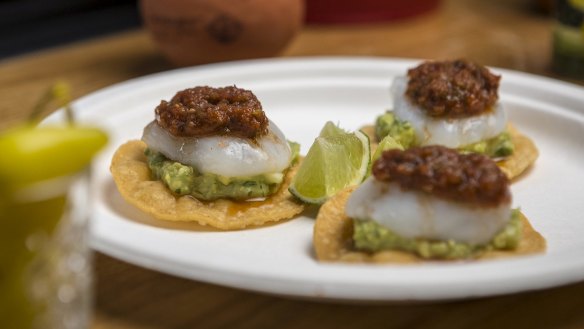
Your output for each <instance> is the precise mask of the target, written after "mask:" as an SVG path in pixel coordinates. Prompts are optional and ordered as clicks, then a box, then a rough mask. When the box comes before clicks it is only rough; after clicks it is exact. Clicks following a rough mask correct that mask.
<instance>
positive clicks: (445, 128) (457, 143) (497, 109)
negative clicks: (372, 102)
mask: <svg viewBox="0 0 584 329" xmlns="http://www.w3.org/2000/svg"><path fill="white" fill-rule="evenodd" d="M407 84H408V79H407V78H406V77H396V78H395V79H394V81H393V84H392V86H391V94H392V96H393V112H394V114H395V116H396V117H398V118H399V119H400V120H404V121H409V122H410V123H411V124H412V127H413V128H414V130H415V132H416V144H418V145H422V146H423V145H435V144H437V145H443V146H446V147H451V148H458V147H461V146H465V145H469V144H472V143H476V142H480V141H483V140H485V139H489V138H492V137H495V136H497V135H499V134H500V133H502V132H503V130H505V125H506V123H507V114H506V112H505V110H504V108H503V106H502V105H501V103H500V102H497V103H495V105H494V108H493V109H491V110H490V111H487V112H485V113H482V114H479V115H475V116H472V117H468V118H460V119H442V118H433V117H430V116H427V115H426V114H425V113H424V112H423V111H422V110H421V109H420V107H419V106H417V105H414V104H412V102H410V100H409V99H408V98H407V97H406V96H405V92H406V89H407Z"/></svg>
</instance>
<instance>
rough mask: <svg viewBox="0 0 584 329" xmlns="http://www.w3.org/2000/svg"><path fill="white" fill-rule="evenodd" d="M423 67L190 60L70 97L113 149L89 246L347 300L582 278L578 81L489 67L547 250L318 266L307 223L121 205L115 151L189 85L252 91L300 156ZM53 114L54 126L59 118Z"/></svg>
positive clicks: (456, 293) (362, 61)
mask: <svg viewBox="0 0 584 329" xmlns="http://www.w3.org/2000/svg"><path fill="white" fill-rule="evenodd" d="M416 63H417V62H414V61H407V60H389V59H375V58H304V59H280V60H260V61H247V62H234V63H226V64H218V65H210V66H202V67H195V68H186V69H180V70H175V71H170V72H164V73H161V74H156V75H152V76H147V77H142V78H139V79H135V80H131V81H128V82H124V83H120V84H117V85H114V86H112V87H109V88H106V89H103V90H101V91H99V92H96V93H94V94H92V95H90V96H87V97H84V98H83V99H81V100H79V101H77V102H76V103H75V104H74V105H75V108H76V110H77V112H78V113H77V116H78V118H79V119H80V120H81V121H84V122H90V123H94V124H98V125H100V126H103V127H104V128H105V129H106V130H107V131H108V132H109V135H110V138H111V140H110V144H109V147H108V148H107V149H106V150H105V152H103V153H102V154H101V156H99V158H98V159H97V161H96V164H95V167H96V168H95V174H96V177H95V185H94V193H95V206H94V210H93V231H92V244H93V246H94V247H95V248H96V249H97V250H99V251H101V252H104V253H106V254H109V255H112V256H114V257H117V258H120V259H122V260H125V261H128V262H130V263H134V264H137V265H141V266H144V267H147V268H151V269H155V270H159V271H162V272H166V273H170V274H174V275H177V276H181V277H186V278H191V279H195V280H201V281H206V282H212V283H216V284H221V285H226V286H231V287H237V288H243V289H249V290H254V291H260V292H267V293H273V294H281V295H289V296H301V297H311V298H323V299H347V300H368V301H375V300H393V301H397V300H399V301H403V300H438V299H452V298H467V297H474V296H487V295H495V294H503V293H512V292H518V291H525V290H532V289H541V288H546V287H552V286H556V285H561V284H566V283H570V282H575V281H579V280H582V279H584V239H583V238H582V237H583V236H584V202H583V201H584V199H583V196H584V169H583V168H584V166H583V164H584V110H583V109H584V89H582V88H579V87H576V86H574V85H570V84H566V83H562V82H558V81H554V80H550V79H545V78H541V77H537V76H532V75H527V74H522V73H517V72H511V71H504V70H497V71H498V72H499V73H501V74H502V75H503V79H502V86H501V90H500V98H501V100H502V102H503V103H504V105H505V106H506V108H507V109H508V111H509V115H510V119H511V121H513V122H514V123H515V124H516V126H518V127H519V128H520V129H521V130H522V131H523V132H525V133H526V134H528V135H529V136H531V137H532V138H533V139H534V140H535V142H536V144H537V146H538V147H539V149H540V151H541V157H540V158H539V159H538V161H537V163H536V165H535V167H534V168H533V170H531V172H529V174H528V175H527V177H525V178H524V179H521V180H520V181H518V182H516V183H515V184H513V186H512V192H513V195H514V202H513V203H514V205H515V206H521V208H522V210H523V212H524V213H525V214H526V215H527V217H528V218H529V219H530V220H531V223H532V224H533V226H534V227H535V228H536V229H537V230H538V231H540V232H541V233H542V234H543V235H544V237H545V238H546V239H547V242H548V251H547V252H546V253H545V254H544V255H540V256H532V257H521V258H517V259H510V260H496V261H484V262H463V263H427V264H424V265H412V266H392V265H384V266H367V265H346V264H322V263H319V262H317V261H316V260H315V258H314V255H313V252H312V243H311V239H312V226H313V218H310V217H300V218H296V219H294V220H290V221H287V222H284V223H281V224H278V225H272V226H268V227H262V228H256V229H249V230H243V231H235V232H217V231H210V230H207V231H200V230H197V229H196V228H194V226H193V225H189V224H184V223H183V224H173V223H166V222H160V221H156V220H154V219H152V218H150V217H149V216H147V215H145V214H142V213H140V212H139V211H136V210H135V209H133V208H132V207H130V206H128V205H127V204H125V203H124V201H123V200H122V199H121V197H120V195H119V194H118V192H117V190H116V187H115V185H114V183H113V181H112V178H111V176H110V173H109V162H110V159H111V156H112V153H113V152H114V150H115V149H116V148H117V147H118V146H119V145H120V144H122V143H123V142H125V141H127V140H129V139H137V138H140V136H141V130H142V128H143V127H144V126H145V125H146V124H147V123H148V122H149V121H151V120H152V119H153V117H154V112H153V111H154V107H155V106H156V105H157V104H158V103H159V102H160V100H161V99H169V98H170V97H172V96H173V95H174V93H175V92H176V91H178V90H182V89H184V88H188V87H192V86H196V85H211V86H224V85H233V84H235V85H237V86H238V87H242V88H246V89H250V90H253V91H254V93H255V94H256V95H257V96H258V98H259V99H260V101H261V102H262V103H263V106H264V109H265V111H266V113H267V115H268V117H270V118H271V119H272V120H273V121H275V122H276V123H277V124H278V125H279V126H280V128H281V129H282V130H283V131H284V132H285V133H286V134H287V137H288V138H289V139H291V140H295V141H298V142H301V143H302V147H303V152H306V151H307V150H308V148H309V146H310V144H311V142H312V141H313V139H314V137H315V136H316V135H317V134H318V132H319V130H320V128H321V127H322V126H323V124H324V123H325V122H326V121H327V120H332V121H334V122H338V123H339V124H340V125H341V126H342V127H344V128H348V129H355V128H358V127H360V126H361V125H364V124H368V123H371V122H372V121H373V120H374V118H375V116H376V115H378V114H380V113H382V112H383V111H384V110H385V109H386V108H387V107H388V105H389V104H390V103H391V102H390V97H389V93H388V87H389V84H390V82H391V79H392V77H394V76H397V75H403V74H404V72H405V71H406V69H407V68H409V67H412V66H414V65H415V64H416ZM60 116H61V114H60V113H59V114H56V115H54V116H52V117H51V118H50V119H49V121H54V120H60Z"/></svg>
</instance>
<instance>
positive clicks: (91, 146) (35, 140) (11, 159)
mask: <svg viewBox="0 0 584 329" xmlns="http://www.w3.org/2000/svg"><path fill="white" fill-rule="evenodd" d="M106 142H107V135H106V134H105V133H104V132H103V131H102V130H101V129H98V128H94V127H82V126H71V125H69V126H59V127H49V126H42V127H34V126H29V125H23V126H20V127H16V128H13V129H9V130H7V131H5V132H2V133H0V150H2V157H0V182H1V183H2V184H4V185H6V184H8V185H12V186H16V185H19V186H22V185H26V184H30V183H34V182H39V181H43V180H47V179H51V178H55V177H59V176H65V175H69V174H71V173H75V172H77V171H79V170H81V169H83V168H84V167H86V166H87V165H88V164H89V163H90V161H91V159H92V158H93V156H94V155H95V153H97V151H99V150H100V149H101V148H102V147H103V146H104V145H105V143H106Z"/></svg>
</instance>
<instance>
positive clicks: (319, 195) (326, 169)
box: [289, 122, 371, 204]
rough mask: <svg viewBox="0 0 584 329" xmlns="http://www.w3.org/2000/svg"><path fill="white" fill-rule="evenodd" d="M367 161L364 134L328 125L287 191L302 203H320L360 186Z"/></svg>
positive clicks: (367, 146)
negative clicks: (345, 189)
mask: <svg viewBox="0 0 584 329" xmlns="http://www.w3.org/2000/svg"><path fill="white" fill-rule="evenodd" d="M370 161H371V151H370V148H369V138H368V137H367V135H366V134H365V133H363V132H361V131H356V132H354V133H350V132H346V131H344V130H342V129H340V128H339V127H337V126H335V125H334V124H333V123H332V122H327V123H326V124H325V126H324V127H323V129H322V131H321V133H320V135H319V137H318V138H316V140H315V141H314V143H313V144H312V146H311V147H310V150H308V154H307V155H306V157H305V158H304V160H303V161H302V164H301V165H300V168H298V172H297V173H296V176H295V177H294V179H293V180H292V183H291V184H290V187H289V191H290V193H292V194H293V195H294V196H296V197H297V198H299V199H300V200H302V201H304V202H307V203H313V204H322V203H324V202H325V201H326V200H327V199H328V198H329V197H331V196H333V195H334V194H335V193H337V192H338V191H340V190H342V189H343V188H345V187H347V186H351V185H356V184H359V183H361V182H362V181H363V179H364V178H365V177H366V176H367V171H368V167H369V163H370Z"/></svg>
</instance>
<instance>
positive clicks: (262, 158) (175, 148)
mask: <svg viewBox="0 0 584 329" xmlns="http://www.w3.org/2000/svg"><path fill="white" fill-rule="evenodd" d="M142 140H143V141H144V142H145V143H146V144H147V145H148V147H149V148H150V149H151V150H154V151H157V152H160V153H162V154H164V156H166V157H167V158H169V159H171V160H174V161H177V162H180V163H182V164H184V165H189V166H192V167H194V168H196V169H197V170H198V171H199V172H201V173H203V174H209V173H210V174H216V175H221V176H224V177H249V176H255V175H262V174H273V173H282V172H283V171H284V170H285V169H286V168H287V167H288V166H289V165H290V160H291V157H292V151H291V149H290V146H289V145H288V142H287V141H286V138H285V137H284V134H283V133H282V131H281V130H280V129H279V128H278V127H277V126H276V125H275V124H274V123H273V122H271V121H270V122H269V126H268V134H267V135H264V136H262V137H260V138H258V139H257V140H256V142H254V141H251V140H249V139H246V138H240V137H233V136H206V137H175V136H173V135H172V134H170V133H169V132H168V131H166V130H165V129H163V128H162V127H161V126H160V125H158V123H156V121H152V122H151V123H150V124H148V125H147V126H146V128H144V132H143V135H142Z"/></svg>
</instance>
